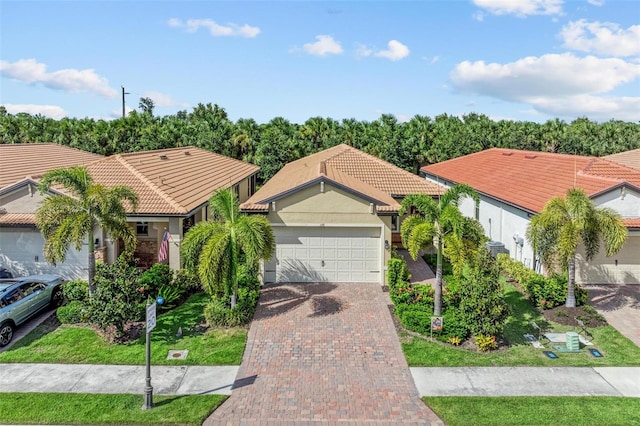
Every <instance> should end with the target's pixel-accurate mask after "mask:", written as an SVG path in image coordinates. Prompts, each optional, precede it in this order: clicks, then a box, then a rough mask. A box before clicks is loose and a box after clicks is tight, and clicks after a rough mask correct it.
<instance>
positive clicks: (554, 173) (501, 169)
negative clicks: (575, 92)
mask: <svg viewBox="0 0 640 426" xmlns="http://www.w3.org/2000/svg"><path fill="white" fill-rule="evenodd" d="M421 174H422V175H424V176H425V177H426V179H427V180H428V181H430V182H434V183H440V184H443V185H445V186H447V187H450V186H452V185H454V184H459V183H465V184H468V185H470V186H471V187H473V188H475V189H476V190H477V191H478V192H479V193H480V204H479V206H478V207H476V206H475V205H474V203H473V202H470V201H468V200H465V201H463V202H462V203H461V204H460V210H461V211H462V212H463V213H464V214H465V215H467V216H469V217H475V218H476V219H478V220H479V221H480V223H481V224H482V226H483V227H484V230H485V233H486V235H487V236H488V237H489V238H490V239H491V240H492V241H493V242H494V244H493V246H494V247H496V246H499V243H502V244H504V248H505V249H506V250H508V251H509V254H510V256H511V257H512V258H514V259H517V260H519V261H522V262H523V263H524V264H525V265H526V266H528V267H530V268H535V269H539V265H538V264H537V263H538V262H536V261H535V259H534V255H533V251H532V248H531V245H530V244H529V242H528V241H527V240H526V237H525V232H526V229H527V226H528V224H529V222H530V219H531V217H532V216H534V215H535V214H537V213H540V212H541V211H542V209H543V208H544V206H545V204H546V203H547V201H549V199H551V198H553V197H564V195H565V194H566V192H567V190H568V189H570V188H573V187H579V188H582V189H584V190H585V192H586V193H587V195H588V196H589V197H590V198H591V199H592V200H593V201H594V203H595V204H596V205H597V206H601V207H609V208H612V209H614V210H616V211H617V212H619V213H620V215H621V216H622V217H623V220H624V223H625V225H626V226H627V228H628V230H629V238H628V241H627V243H626V244H625V246H624V247H623V249H622V250H621V251H620V252H619V253H618V254H616V255H615V256H612V257H610V258H608V257H606V256H604V250H600V253H599V254H598V255H597V256H596V257H594V258H593V259H592V260H591V261H590V262H587V261H586V260H585V259H584V258H583V257H582V255H581V254H580V253H579V261H578V263H577V271H576V281H577V282H578V283H580V284H608V283H616V284H638V283H640V170H638V169H634V168H632V167H628V166H625V165H624V164H620V163H618V162H616V161H612V160H611V159H606V158H596V157H585V156H578V155H566V154H555V153H543V152H533V151H520V150H513V149H502V148H491V149H488V150H485V151H481V152H477V153H475V154H470V155H466V156H464V157H459V158H454V159H452V160H448V161H444V162H441V163H437V164H432V165H429V166H425V167H423V168H422V169H421Z"/></svg>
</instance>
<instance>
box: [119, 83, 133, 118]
mask: <svg viewBox="0 0 640 426" xmlns="http://www.w3.org/2000/svg"><path fill="white" fill-rule="evenodd" d="M120 87H122V118H124V117H125V115H126V114H125V110H124V95H130V94H131V93H129V92H125V91H124V86H120Z"/></svg>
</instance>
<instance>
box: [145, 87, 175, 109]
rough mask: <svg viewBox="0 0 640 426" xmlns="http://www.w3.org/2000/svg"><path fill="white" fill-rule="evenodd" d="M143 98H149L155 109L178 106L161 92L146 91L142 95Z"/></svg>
mask: <svg viewBox="0 0 640 426" xmlns="http://www.w3.org/2000/svg"><path fill="white" fill-rule="evenodd" d="M142 97H143V98H150V99H151V100H152V101H153V104H154V106H156V107H160V108H162V107H171V106H176V105H178V102H176V100H175V99H173V98H172V97H171V96H170V95H167V94H165V93H161V92H155V91H148V92H145V93H144V94H143V95H142Z"/></svg>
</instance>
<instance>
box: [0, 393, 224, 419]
mask: <svg viewBox="0 0 640 426" xmlns="http://www.w3.org/2000/svg"><path fill="white" fill-rule="evenodd" d="M226 398H227V397H226V396H224V395H181V396H155V397H154V398H153V402H154V405H155V406H154V408H152V409H151V410H142V408H141V407H142V404H143V403H144V397H143V396H142V394H140V395H130V394H117V395H109V394H100V395H88V394H67V393H65V394H62V393H0V422H1V423H2V424H27V423H29V424H65V425H73V424H82V425H99V424H126V425H201V424H202V422H203V421H204V420H205V419H206V418H207V417H208V416H209V414H211V413H212V412H213V411H214V410H215V409H216V408H217V407H218V406H219V405H220V404H222V402H223V401H224V400H225V399H226Z"/></svg>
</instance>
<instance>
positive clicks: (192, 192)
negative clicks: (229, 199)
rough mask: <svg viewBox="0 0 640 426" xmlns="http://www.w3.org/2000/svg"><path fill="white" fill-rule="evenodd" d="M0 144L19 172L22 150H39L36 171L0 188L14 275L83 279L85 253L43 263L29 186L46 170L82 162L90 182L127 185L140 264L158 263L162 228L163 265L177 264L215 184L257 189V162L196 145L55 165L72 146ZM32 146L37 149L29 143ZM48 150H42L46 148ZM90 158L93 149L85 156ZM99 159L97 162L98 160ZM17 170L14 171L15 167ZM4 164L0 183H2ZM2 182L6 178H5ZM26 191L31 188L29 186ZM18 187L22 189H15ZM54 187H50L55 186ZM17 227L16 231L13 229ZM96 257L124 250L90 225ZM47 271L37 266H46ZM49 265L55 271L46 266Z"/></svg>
mask: <svg viewBox="0 0 640 426" xmlns="http://www.w3.org/2000/svg"><path fill="white" fill-rule="evenodd" d="M9 146H10V145H0V155H1V156H2V158H3V159H5V158H7V159H9V158H8V157H7V156H5V153H8V154H11V155H12V156H11V159H9V161H10V162H11V164H18V163H21V167H22V170H24V171H25V172H27V174H29V171H30V170H31V161H26V162H25V161H23V160H22V158H23V157H22V156H21V155H20V152H19V151H20V150H23V151H24V152H27V151H30V150H32V149H35V150H37V149H40V150H42V151H43V152H42V155H41V158H40V160H39V161H40V163H41V164H39V166H38V167H39V168H38V176H32V177H31V178H30V179H25V178H24V176H23V177H22V179H23V180H22V181H20V182H17V183H15V184H13V185H6V184H5V185H3V187H1V188H0V206H2V208H4V210H3V211H4V212H5V214H2V215H0V226H2V227H1V228H0V242H1V244H0V256H3V257H2V258H0V263H2V264H4V263H6V265H3V266H5V267H7V268H9V269H10V270H11V269H12V270H13V271H14V272H17V273H18V274H20V275H23V274H24V273H31V272H43V271H45V270H46V271H48V272H51V271H56V272H58V273H60V274H62V275H65V276H66V277H68V278H74V277H85V276H86V268H87V260H86V259H87V252H86V249H83V250H82V252H81V253H78V252H76V251H75V250H70V251H69V253H68V255H67V261H66V262H65V263H64V265H58V267H57V268H54V267H52V265H48V264H44V265H43V262H44V259H43V254H42V246H43V244H44V240H43V239H42V237H41V236H40V233H39V231H38V230H37V228H36V227H35V224H34V213H35V211H36V209H37V208H38V207H39V203H40V200H41V198H40V195H39V194H38V193H37V190H35V186H36V185H37V178H38V177H39V176H40V175H42V173H44V172H45V171H47V170H50V169H53V168H58V167H68V166H72V165H79V164H83V165H85V166H86V167H87V168H88V169H89V173H90V174H91V176H92V178H93V180H94V181H95V182H97V183H101V184H103V185H105V186H107V187H110V186H115V185H127V186H129V187H131V188H132V189H133V190H134V191H135V192H136V194H137V195H138V197H139V204H138V208H137V209H136V211H135V212H130V213H129V214H128V216H127V220H128V221H129V222H130V223H131V226H132V227H133V228H134V229H135V231H136V235H137V237H138V244H137V248H136V252H135V253H134V256H135V257H136V258H137V259H138V261H139V265H140V266H142V267H148V266H151V265H152V264H153V263H155V262H157V261H158V251H159V248H160V245H161V243H162V239H163V236H164V231H167V232H168V233H169V247H168V263H169V265H170V266H171V267H172V268H174V269H178V268H180V265H181V261H180V242H181V241H182V238H183V236H184V233H185V232H186V231H188V230H189V228H190V227H191V226H193V224H194V223H197V222H200V221H202V220H206V219H207V218H208V208H207V204H208V200H209V198H210V197H211V195H212V194H213V192H215V191H216V190H218V189H221V188H234V189H235V190H236V193H237V194H238V198H239V199H240V201H244V200H247V199H248V198H249V197H250V196H251V195H252V194H253V193H254V192H255V179H256V174H257V172H258V170H259V168H258V167H257V166H254V165H252V164H248V163H244V162H242V161H238V160H234V159H232V158H229V157H225V156H222V155H219V154H215V153H212V152H209V151H205V150H203V149H200V148H195V147H183V148H173V149H164V150H157V151H144V152H135V153H126V154H119V155H113V156H110V157H100V156H93V157H91V158H87V159H88V160H93V161H86V162H81V161H77V162H75V163H72V162H67V163H64V162H58V161H57V160H56V158H57V156H64V155H65V153H68V152H69V151H75V152H76V153H77V152H78V151H76V150H70V148H66V147H62V146H59V145H55V144H29V145H15V146H14V147H13V148H6V147H9ZM33 147H37V148H33ZM47 150H48V151H47ZM88 155H92V154H88ZM96 157H97V159H96ZM15 168H19V166H17V165H16V167H15ZM4 172H5V171H4V168H3V169H2V172H0V175H2V177H0V182H6V181H4V180H2V179H3V177H4ZM8 180H10V179H9V178H8ZM28 188H31V190H29V189H28ZM18 189H20V190H19V191H18ZM53 192H55V189H54V191H53ZM16 229H20V230H21V231H20V232H21V233H20V234H18V233H16V232H15V230H16ZM27 236H28V237H29V238H31V239H32V240H33V242H32V248H33V250H35V255H34V256H35V257H34V256H32V255H31V254H20V255H16V251H21V250H22V245H23V240H25V239H26V238H27ZM92 243H93V244H94V245H95V247H96V257H97V258H98V259H99V260H103V261H106V262H112V261H113V260H114V259H115V258H116V257H117V256H118V255H119V253H120V252H121V251H122V247H121V244H120V243H119V242H118V241H113V240H112V239H111V238H110V236H108V235H106V234H104V233H103V232H102V231H101V230H99V229H96V230H95V240H94V241H93V242H92ZM45 265H47V266H46V269H43V268H45ZM52 268H53V269H52Z"/></svg>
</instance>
